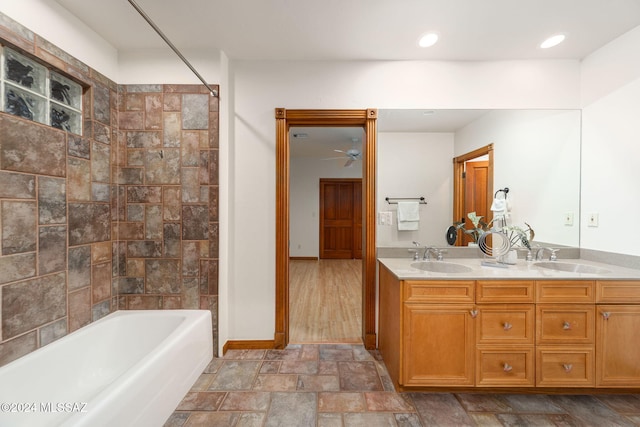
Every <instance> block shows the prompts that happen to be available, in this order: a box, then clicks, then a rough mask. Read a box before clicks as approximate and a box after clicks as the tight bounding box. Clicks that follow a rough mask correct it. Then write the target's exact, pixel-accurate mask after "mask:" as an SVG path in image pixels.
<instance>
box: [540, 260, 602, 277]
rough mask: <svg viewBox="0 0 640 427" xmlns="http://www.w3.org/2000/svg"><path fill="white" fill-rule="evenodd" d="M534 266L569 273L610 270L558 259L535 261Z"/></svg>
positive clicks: (597, 272)
mask: <svg viewBox="0 0 640 427" xmlns="http://www.w3.org/2000/svg"><path fill="white" fill-rule="evenodd" d="M533 265H535V266H536V267H540V268H546V269H548V270H556V271H568V272H571V273H585V274H608V273H611V271H610V270H607V269H606V268H600V267H595V266H593V265H587V264H577V263H574V262H558V261H543V262H536V263H535V264H533Z"/></svg>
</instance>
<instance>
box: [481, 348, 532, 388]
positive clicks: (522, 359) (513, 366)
mask: <svg viewBox="0 0 640 427" xmlns="http://www.w3.org/2000/svg"><path fill="white" fill-rule="evenodd" d="M534 381H535V377H534V353H533V346H528V347H486V348H478V350H477V359H476V386H477V387H511V386H518V387H532V386H533V385H534Z"/></svg>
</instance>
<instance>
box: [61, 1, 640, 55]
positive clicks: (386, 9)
mask: <svg viewBox="0 0 640 427" xmlns="http://www.w3.org/2000/svg"><path fill="white" fill-rule="evenodd" d="M56 1H57V2H58V3H59V4H61V5H62V6H63V7H65V8H66V9H68V10H69V11H70V12H71V13H72V14H74V15H76V16H77V17H78V18H79V19H80V20H81V21H83V22H84V23H86V24H87V25H88V26H89V27H90V28H92V29H93V30H94V31H96V32H97V33H98V34H100V35H101V36H102V37H103V38H104V39H106V40H107V41H108V42H110V43H111V44H112V45H113V46H114V47H116V48H117V49H118V50H119V51H123V50H131V49H157V48H165V47H166V45H165V44H164V42H163V41H162V40H161V39H160V37H159V36H158V35H157V34H156V33H155V32H154V31H153V30H152V29H151V28H150V26H149V25H148V24H147V23H146V22H145V21H144V20H143V18H142V17H141V16H140V15H139V14H138V13H137V12H136V11H135V10H134V8H133V7H132V6H131V5H130V4H129V2H128V1H127V0H107V1H105V0H56ZM135 2H136V3H137V4H138V5H139V6H140V7H141V8H142V9H144V11H145V12H146V13H147V14H148V15H149V16H150V17H151V19H152V20H153V21H154V22H155V23H156V24H157V25H158V26H159V27H160V29H161V30H162V31H163V32H164V33H165V34H166V35H167V37H168V38H169V39H170V40H171V41H172V42H173V43H174V44H175V45H176V46H177V47H178V48H179V49H185V50H186V49H196V50H197V49H202V50H214V49H221V50H223V51H225V53H226V54H227V55H228V57H229V58H231V59H247V60H252V59H257V60H260V59H269V60H427V59H428V60H501V59H534V58H535V59H541V58H554V59H555V58H568V59H581V58H584V57H585V56H586V55H588V54H589V53H591V52H593V51H594V50H596V49H598V48H599V47H601V46H603V45H604V44H606V43H607V42H609V41H611V40H612V39H614V38H616V37H618V36H620V35H621V34H623V33H625V32H626V31H628V30H630V29H632V28H633V27H636V26H638V25H640V0H322V1H315V0H314V1H312V0H179V1H178V0H135ZM427 31H436V32H438V33H439V34H440V41H439V42H438V43H437V44H436V45H435V46H433V47H431V48H428V49H421V48H419V47H417V40H418V38H419V36H420V35H421V34H423V33H424V32H427ZM558 32H563V33H566V34H567V40H566V41H565V42H564V43H563V44H562V45H560V46H558V47H556V48H554V49H547V50H542V49H539V48H538V47H537V46H538V44H539V43H540V42H542V40H543V39H544V38H546V37H547V36H549V35H551V34H554V33H558Z"/></svg>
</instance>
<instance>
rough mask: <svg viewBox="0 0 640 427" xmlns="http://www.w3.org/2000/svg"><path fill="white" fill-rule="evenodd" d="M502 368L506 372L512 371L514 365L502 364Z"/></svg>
mask: <svg viewBox="0 0 640 427" xmlns="http://www.w3.org/2000/svg"><path fill="white" fill-rule="evenodd" d="M502 369H503V370H504V371H505V372H511V371H513V366H511V365H509V364H508V363H505V364H504V365H503V366H502Z"/></svg>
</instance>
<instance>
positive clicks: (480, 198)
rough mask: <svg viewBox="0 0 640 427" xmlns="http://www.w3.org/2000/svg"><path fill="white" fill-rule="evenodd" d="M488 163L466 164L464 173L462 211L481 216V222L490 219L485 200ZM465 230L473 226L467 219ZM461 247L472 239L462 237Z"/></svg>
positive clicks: (467, 236) (487, 183)
mask: <svg viewBox="0 0 640 427" xmlns="http://www.w3.org/2000/svg"><path fill="white" fill-rule="evenodd" d="M488 177H489V162H488V161H477V162H467V163H466V171H465V177H464V186H465V190H464V211H465V212H467V213H469V212H475V213H476V215H478V216H481V217H482V220H483V221H485V222H487V221H488V220H489V218H490V217H491V215H490V212H489V209H490V208H491V206H489V205H488V202H489V201H488V200H487V188H488V185H489V182H488ZM465 221H466V222H465V228H467V229H472V228H473V224H472V223H471V221H469V218H465ZM463 236H464V237H463V239H464V240H463V241H462V243H463V245H466V244H467V243H469V242H472V243H473V238H472V237H471V236H470V235H468V234H464V235H463Z"/></svg>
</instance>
